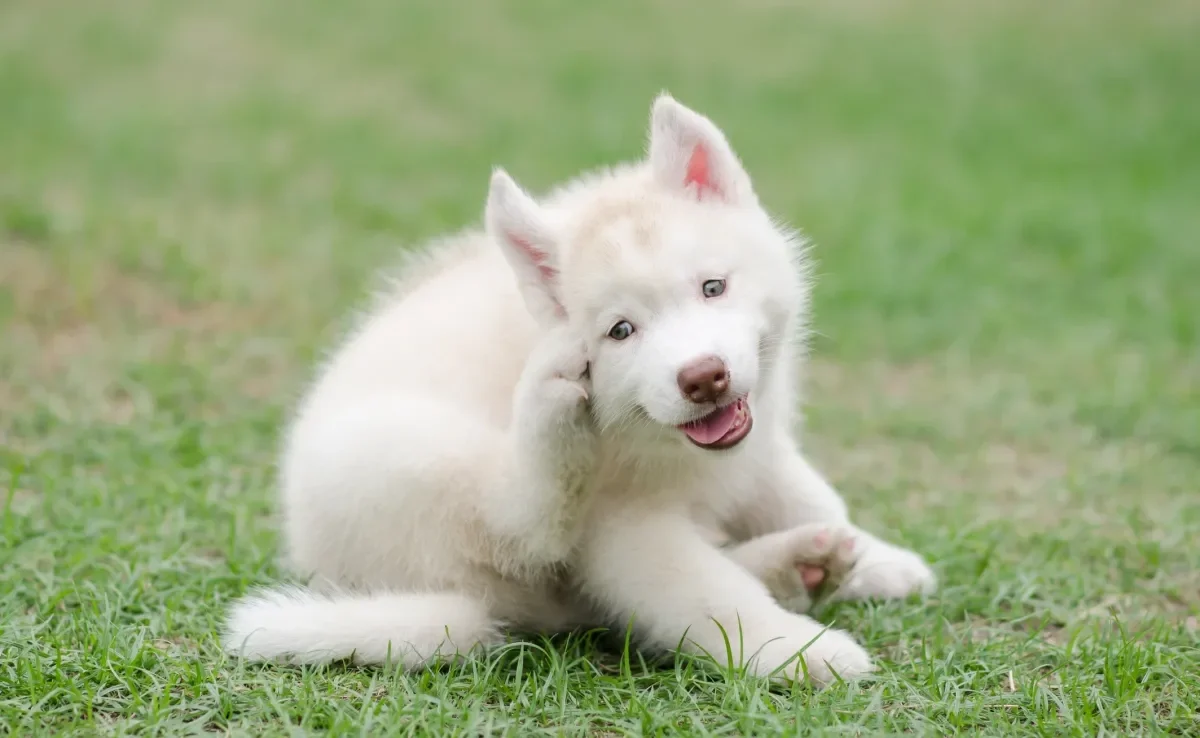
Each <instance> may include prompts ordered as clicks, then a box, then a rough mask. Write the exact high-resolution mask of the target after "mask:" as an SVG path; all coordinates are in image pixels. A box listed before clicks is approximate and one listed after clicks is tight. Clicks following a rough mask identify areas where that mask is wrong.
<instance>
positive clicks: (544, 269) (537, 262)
mask: <svg viewBox="0 0 1200 738" xmlns="http://www.w3.org/2000/svg"><path fill="white" fill-rule="evenodd" d="M505 235H507V236H508V240H509V241H512V243H513V245H514V246H516V247H517V248H519V249H521V251H523V252H525V255H526V256H528V257H529V260H530V261H532V262H533V265H534V266H536V267H537V270H538V273H539V274H541V275H542V279H544V280H546V281H547V282H549V281H551V280H553V279H554V278H555V277H557V276H558V270H557V269H555V268H554V267H552V266H550V264H549V263H548V262H549V261H550V255H549V254H547V253H546V252H545V251H542V250H541V249H539V248H538V247H536V246H534V245H533V244H531V243H529V241H526V240H525V239H523V238H521V237H520V236H515V235H513V234H511V233H508V234H505Z"/></svg>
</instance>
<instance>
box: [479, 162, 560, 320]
mask: <svg viewBox="0 0 1200 738" xmlns="http://www.w3.org/2000/svg"><path fill="white" fill-rule="evenodd" d="M484 220H485V222H486V224H487V232H488V235H489V236H491V238H492V240H493V241H495V242H496V243H497V244H499V246H500V250H501V251H502V252H503V253H504V258H505V259H507V260H508V263H509V265H510V266H511V267H512V270H513V273H514V274H515V275H516V278H517V286H518V287H519V288H520V290H521V296H522V297H523V298H524V299H525V306H526V307H527V308H528V310H529V312H530V313H531V314H532V315H533V317H534V319H535V320H537V321H538V323H540V324H542V325H549V324H550V323H553V322H555V321H560V320H562V319H564V318H566V315H567V314H566V311H565V310H563V307H562V303H561V302H560V301H559V280H558V276H559V269H558V262H557V249H556V246H555V243H554V239H553V237H552V236H551V235H550V233H549V230H548V229H547V226H546V222H545V218H544V214H543V213H542V208H541V206H540V205H538V204H537V203H536V202H535V201H534V200H533V198H531V197H530V196H529V195H528V194H526V192H525V191H524V190H523V189H521V187H520V186H519V185H518V184H517V183H516V182H514V181H513V178H512V177H510V176H508V173H507V172H505V171H504V170H503V169H496V170H495V171H493V172H492V181H491V185H490V186H489V188H488V198H487V209H486V212H485V216H484Z"/></svg>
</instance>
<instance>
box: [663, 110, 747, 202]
mask: <svg viewBox="0 0 1200 738" xmlns="http://www.w3.org/2000/svg"><path fill="white" fill-rule="evenodd" d="M650 168H651V170H652V171H653V172H654V177H655V179H656V180H658V182H659V183H660V184H661V185H662V186H664V187H667V188H669V189H675V190H679V191H680V192H682V193H686V194H688V195H690V196H691V197H694V198H696V199H699V200H719V201H722V202H725V203H728V204H730V205H747V204H753V203H754V202H756V201H757V198H756V196H755V194H754V188H753V187H752V186H751V184H750V175H748V174H747V173H746V169H745V167H743V166H742V163H741V161H739V160H738V157H737V154H735V153H733V149H732V148H730V146H729V142H728V141H726V140H725V134H723V133H722V132H721V129H720V128H717V126H716V125H714V124H713V122H712V121H711V120H709V119H708V118H706V117H704V116H703V115H700V114H699V113H697V112H696V111H694V110H691V109H690V108H688V107H686V106H684V105H681V104H680V103H678V102H676V101H675V99H674V98H672V97H671V96H670V95H668V94H666V93H663V94H661V95H659V96H658V98H657V99H656V100H655V101H654V108H653V110H652V111H651V113H650Z"/></svg>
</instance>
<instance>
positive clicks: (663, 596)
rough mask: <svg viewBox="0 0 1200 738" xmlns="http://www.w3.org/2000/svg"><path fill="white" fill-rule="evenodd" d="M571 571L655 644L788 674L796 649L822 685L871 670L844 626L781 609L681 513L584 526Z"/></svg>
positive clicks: (794, 667)
mask: <svg viewBox="0 0 1200 738" xmlns="http://www.w3.org/2000/svg"><path fill="white" fill-rule="evenodd" d="M748 557H749V556H748ZM576 572H577V574H578V576H579V577H580V583H581V586H582V588H583V590H584V592H585V593H586V594H587V595H588V596H589V597H590V598H591V599H592V600H593V601H595V602H596V603H598V604H599V605H600V606H602V607H603V608H604V609H605V610H606V611H607V612H606V614H607V615H608V616H609V617H610V618H611V619H612V621H614V622H616V623H621V624H625V623H628V622H630V621H631V620H632V622H633V624H634V628H635V630H636V631H637V632H638V633H639V634H640V636H641V637H642V638H644V639H645V640H646V641H648V642H649V643H650V644H651V645H653V646H656V647H659V648H663V649H668V650H674V649H676V648H682V650H684V651H686V652H690V653H703V654H708V655H709V656H711V657H713V658H714V659H716V660H717V661H718V662H719V663H720V662H727V661H728V660H732V662H733V663H734V664H735V665H746V666H748V667H749V668H750V670H751V671H752V672H753V673H755V674H759V675H763V676H767V675H773V673H774V674H777V675H779V676H785V677H787V678H794V679H795V678H800V677H799V675H800V674H802V673H803V672H802V671H800V668H801V667H800V661H801V659H800V658H797V654H801V652H803V653H802V658H803V661H804V663H805V664H806V665H807V670H808V674H809V677H810V678H811V679H812V680H813V681H814V682H816V683H818V684H825V683H828V682H830V681H831V680H833V679H834V672H836V673H837V674H839V675H841V676H842V677H843V678H847V679H850V678H853V677H855V676H859V675H861V674H864V673H866V672H868V671H870V670H871V661H870V658H869V657H868V656H867V654H866V652H865V651H864V650H863V649H862V648H861V647H860V646H859V645H858V644H856V643H855V642H854V640H853V639H852V638H851V637H850V636H849V635H847V634H846V633H843V632H841V631H837V630H832V629H827V628H826V627H825V626H823V625H821V624H820V623H817V622H816V621H814V620H812V619H811V618H808V617H805V616H802V615H796V614H793V613H790V612H788V611H786V610H784V609H783V608H782V607H780V606H779V604H777V603H776V602H775V600H774V599H773V598H772V597H771V595H770V594H769V593H768V592H767V589H766V587H765V586H764V585H763V584H762V583H761V582H760V581H758V580H757V579H755V578H754V576H753V575H752V574H751V573H750V572H749V571H748V570H747V569H746V568H743V567H742V566H740V565H738V564H737V563H735V562H734V561H733V560H731V559H730V558H729V557H728V556H727V555H725V554H724V553H723V552H722V551H720V550H718V549H717V548H715V547H714V546H712V545H711V544H710V543H708V542H707V541H706V540H705V539H704V538H703V537H702V535H701V533H700V531H699V530H698V529H697V528H696V526H695V525H694V524H693V523H692V521H691V520H690V519H688V518H687V516H686V515H683V514H675V513H663V512H648V511H640V510H639V511H637V512H636V513H634V512H630V513H629V514H627V515H621V516H615V517H610V518H608V519H605V520H602V521H600V522H599V523H598V524H597V525H596V526H594V527H593V528H592V529H591V530H589V531H588V536H587V538H586V542H585V544H584V546H583V548H582V549H581V552H580V557H579V564H578V566H577V569H576ZM777 670H778V671H777Z"/></svg>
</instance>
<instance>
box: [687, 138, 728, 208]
mask: <svg viewBox="0 0 1200 738" xmlns="http://www.w3.org/2000/svg"><path fill="white" fill-rule="evenodd" d="M691 184H694V185H696V195H697V196H698V197H699V198H700V199H701V200H703V199H704V192H705V190H707V191H708V192H710V193H712V194H713V195H716V196H717V197H721V191H720V190H719V189H718V188H717V186H716V185H715V184H713V180H712V167H711V166H710V165H709V162H708V149H706V148H705V147H704V145H703V144H696V148H694V149H692V156H691V158H690V159H688V164H687V174H686V175H684V178H683V186H684V187H687V186H688V185H691Z"/></svg>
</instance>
